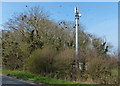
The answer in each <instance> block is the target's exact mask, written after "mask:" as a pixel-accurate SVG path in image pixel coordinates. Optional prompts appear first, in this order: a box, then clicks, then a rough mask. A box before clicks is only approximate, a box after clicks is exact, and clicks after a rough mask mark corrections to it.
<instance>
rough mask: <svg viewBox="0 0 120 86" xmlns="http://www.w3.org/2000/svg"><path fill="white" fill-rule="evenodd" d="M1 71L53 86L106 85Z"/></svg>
mask: <svg viewBox="0 0 120 86" xmlns="http://www.w3.org/2000/svg"><path fill="white" fill-rule="evenodd" d="M1 72H2V74H5V75H9V76H11V77H15V78H18V79H23V80H27V81H32V82H33V83H44V84H52V85H54V86H106V85H98V84H81V83H80V82H73V81H67V80H57V79H54V78H48V77H43V76H40V75H36V74H31V73H25V72H21V71H11V70H0V73H1Z"/></svg>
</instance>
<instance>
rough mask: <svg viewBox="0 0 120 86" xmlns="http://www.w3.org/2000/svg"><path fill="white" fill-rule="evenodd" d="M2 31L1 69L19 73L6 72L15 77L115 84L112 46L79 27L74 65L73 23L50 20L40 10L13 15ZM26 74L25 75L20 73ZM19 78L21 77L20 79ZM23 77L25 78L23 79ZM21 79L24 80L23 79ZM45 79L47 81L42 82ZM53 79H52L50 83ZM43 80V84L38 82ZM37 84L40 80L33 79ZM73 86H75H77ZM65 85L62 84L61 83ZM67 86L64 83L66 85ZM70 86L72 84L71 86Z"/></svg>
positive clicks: (115, 69)
mask: <svg viewBox="0 0 120 86" xmlns="http://www.w3.org/2000/svg"><path fill="white" fill-rule="evenodd" d="M3 28H4V30H3V31H2V35H3V38H2V48H3V57H2V59H3V68H4V69H9V70H15V71H16V70H17V71H21V72H18V73H17V72H12V71H5V73H9V72H10V74H11V75H13V74H14V76H16V75H15V74H17V76H16V77H19V78H20V77H21V78H23V79H24V78H25V79H26V78H27V79H33V78H34V75H30V78H29V74H28V77H26V76H27V73H26V72H28V73H32V74H35V76H36V75H40V76H43V77H42V78H41V77H40V81H41V82H45V83H47V82H48V81H49V80H50V81H51V82H48V83H49V84H53V83H52V81H53V82H54V80H56V79H59V81H60V82H59V81H57V80H56V83H61V82H62V81H61V80H68V83H69V81H76V82H85V81H86V82H89V83H95V84H116V83H118V81H117V80H118V70H117V69H118V65H117V62H118V60H117V55H111V54H109V53H108V52H110V50H112V46H111V45H110V43H107V41H104V39H102V38H99V37H97V36H95V35H94V34H89V33H86V32H84V30H83V27H82V25H81V24H80V25H79V55H78V59H77V61H78V62H77V63H78V64H77V66H78V67H77V68H75V69H74V67H75V66H76V64H75V63H74V61H75V59H74V58H75V28H74V23H73V22H69V21H64V20H61V21H59V22H54V21H52V20H50V17H49V16H48V14H47V12H45V11H44V10H42V9H40V8H39V7H33V8H28V10H27V11H26V12H23V13H20V14H17V15H14V16H12V17H11V19H9V20H8V21H7V22H6V23H5V24H3ZM23 72H25V73H23ZM19 74H20V76H19ZM24 74H25V77H24ZM22 75H23V76H22ZM44 77H49V79H48V78H45V79H44ZM51 78H54V79H51ZM41 79H42V80H41ZM35 80H38V81H39V78H35ZM76 82H75V83H76ZM62 83H64V81H63V82H62ZM65 83H67V82H65ZM70 83H72V82H70Z"/></svg>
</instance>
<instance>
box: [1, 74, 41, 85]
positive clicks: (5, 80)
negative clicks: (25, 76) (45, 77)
mask: <svg viewBox="0 0 120 86" xmlns="http://www.w3.org/2000/svg"><path fill="white" fill-rule="evenodd" d="M1 77H2V86H42V85H35V84H34V83H31V82H27V81H23V80H19V79H15V78H12V77H9V76H5V75H2V76H1Z"/></svg>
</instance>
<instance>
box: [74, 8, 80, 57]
mask: <svg viewBox="0 0 120 86" xmlns="http://www.w3.org/2000/svg"><path fill="white" fill-rule="evenodd" d="M74 10H75V22H76V24H75V26H76V57H78V26H79V24H78V22H79V17H80V16H81V14H79V12H78V8H77V7H75V9H74Z"/></svg>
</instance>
